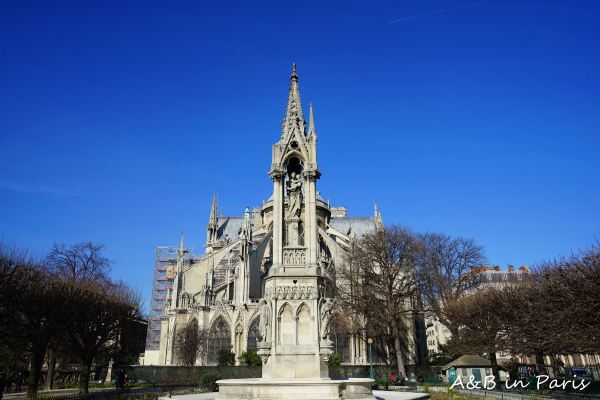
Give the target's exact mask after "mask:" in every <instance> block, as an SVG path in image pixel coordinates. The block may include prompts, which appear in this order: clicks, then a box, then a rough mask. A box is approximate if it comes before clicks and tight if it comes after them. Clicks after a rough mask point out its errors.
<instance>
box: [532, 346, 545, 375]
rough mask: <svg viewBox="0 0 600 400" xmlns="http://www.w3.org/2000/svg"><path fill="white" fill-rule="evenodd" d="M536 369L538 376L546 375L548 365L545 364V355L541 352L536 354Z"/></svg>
mask: <svg viewBox="0 0 600 400" xmlns="http://www.w3.org/2000/svg"><path fill="white" fill-rule="evenodd" d="M534 355H535V368H536V369H537V373H538V375H540V374H544V375H545V374H546V363H544V354H543V353H542V352H541V351H536V352H535V354H534Z"/></svg>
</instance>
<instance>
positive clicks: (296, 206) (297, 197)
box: [286, 172, 302, 217]
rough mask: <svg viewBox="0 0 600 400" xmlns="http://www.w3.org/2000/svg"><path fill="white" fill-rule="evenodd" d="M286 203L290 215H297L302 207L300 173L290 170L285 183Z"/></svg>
mask: <svg viewBox="0 0 600 400" xmlns="http://www.w3.org/2000/svg"><path fill="white" fill-rule="evenodd" d="M286 186H287V195H288V205H289V211H290V214H289V215H290V217H299V216H300V209H301V208H302V181H301V180H300V174H299V173H297V172H292V173H291V174H290V179H288V181H287V183H286Z"/></svg>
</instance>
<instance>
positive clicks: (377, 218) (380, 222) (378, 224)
mask: <svg viewBox="0 0 600 400" xmlns="http://www.w3.org/2000/svg"><path fill="white" fill-rule="evenodd" d="M374 208H375V229H377V230H378V231H382V230H383V229H384V226H383V218H382V217H381V211H379V209H378V208H377V203H375V207H374Z"/></svg>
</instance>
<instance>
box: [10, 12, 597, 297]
mask: <svg viewBox="0 0 600 400" xmlns="http://www.w3.org/2000/svg"><path fill="white" fill-rule="evenodd" d="M599 20H600V2H597V1H546V0H544V1H542V0H540V1H526V0H525V1H524V0H514V1H504V0H487V1H471V2H469V1H458V0H427V1H417V0H411V1H388V2H377V1H356V2H354V1H343V2H329V1H327V2H326V1H320V2H308V1H293V2H292V1H272V2H260V1H251V2H247V1H240V2H237V3H236V2H216V1H215V2H200V1H190V2H164V1H137V2H134V1H69V2H67V1H39V2H28V1H16V0H15V1H8V0H7V1H3V2H1V3H0V149H1V154H2V157H1V158H0V237H1V238H3V239H4V240H5V241H9V242H13V243H16V244H18V245H22V246H26V247H28V248H29V249H30V250H32V251H33V252H35V253H41V252H43V251H45V250H46V249H48V248H49V247H50V246H51V245H52V244H53V243H55V242H66V243H75V242H79V241H87V240H92V241H94V242H99V243H103V244H105V245H106V246H107V254H108V256H109V257H110V258H111V259H112V260H114V265H113V271H114V275H115V276H116V277H118V278H122V279H124V280H126V281H128V282H130V283H131V284H132V285H134V286H135V287H137V288H139V289H140V290H142V291H143V294H144V296H145V298H146V299H147V300H146V304H148V302H149V301H148V298H149V295H150V286H151V279H152V262H153V249H154V246H156V245H165V244H175V243H177V240H178V235H179V232H180V231H184V232H185V234H186V242H187V243H188V244H190V245H193V246H194V247H195V249H196V250H200V249H201V248H202V243H203V242H204V237H205V226H206V222H207V218H208V212H209V206H210V201H211V197H212V193H213V192H215V191H216V192H218V193H219V197H220V206H221V207H222V209H223V210H224V212H225V213H226V214H242V212H243V209H244V207H246V206H253V205H258V204H260V203H261V201H262V200H263V199H266V198H268V196H269V194H270V190H271V184H270V181H269V179H268V177H267V171H268V169H269V164H270V156H271V144H272V143H273V142H275V141H276V140H277V138H278V137H279V135H280V127H281V118H282V117H283V114H284V107H285V102H286V98H287V90H288V83H289V74H290V67H291V63H292V62H293V61H295V62H297V63H298V72H299V74H300V88H301V94H302V98H303V101H304V106H305V109H306V107H308V103H309V101H312V102H313V103H314V104H315V117H316V127H317V131H318V134H319V156H320V160H319V161H320V168H321V170H322V172H323V177H322V179H321V181H320V184H319V190H320V191H321V193H322V195H323V197H324V198H326V199H327V198H329V199H331V201H332V203H333V204H336V205H346V206H347V207H348V209H349V211H350V213H351V214H352V215H370V214H371V213H372V210H373V203H374V202H377V203H378V204H379V206H380V208H381V210H382V212H383V217H384V221H385V222H386V223H399V224H405V225H408V226H410V227H412V228H413V229H415V230H418V231H440V232H445V233H448V234H452V235H462V236H466V237H473V238H475V239H476V240H477V241H478V242H479V243H481V244H482V245H484V246H485V248H486V251H487V255H488V257H489V259H490V262H491V263H493V264H500V265H506V264H508V263H513V264H515V265H520V264H532V263H535V262H537V261H539V260H543V259H547V258H552V257H554V256H556V255H559V254H568V253H569V252H570V251H572V250H576V249H578V248H582V247H586V246H587V245H589V244H590V243H591V242H592V240H594V238H597V237H599V236H600V165H599V164H600V163H599V154H600V138H599V136H600V48H599V45H598V40H599V38H600V24H598V21H599Z"/></svg>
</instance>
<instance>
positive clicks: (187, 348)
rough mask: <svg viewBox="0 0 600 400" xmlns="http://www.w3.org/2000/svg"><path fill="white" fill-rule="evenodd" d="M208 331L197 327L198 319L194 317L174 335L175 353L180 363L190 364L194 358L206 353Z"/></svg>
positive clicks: (194, 360)
mask: <svg viewBox="0 0 600 400" xmlns="http://www.w3.org/2000/svg"><path fill="white" fill-rule="evenodd" d="M207 345H208V332H207V331H206V330H200V329H198V321H197V320H196V319H195V318H194V319H192V320H190V321H189V322H188V323H187V325H186V326H185V327H184V328H183V329H181V330H179V331H178V332H177V334H176V335H175V354H176V358H177V361H178V362H179V363H180V364H182V365H187V366H192V365H194V364H196V360H198V359H199V358H202V357H204V356H205V355H206V351H207V349H208V346H207Z"/></svg>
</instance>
